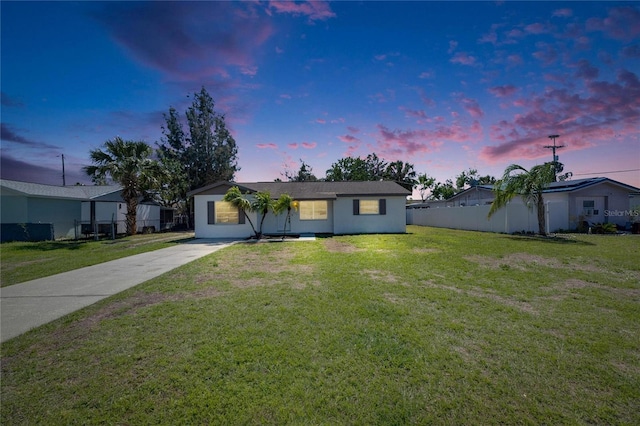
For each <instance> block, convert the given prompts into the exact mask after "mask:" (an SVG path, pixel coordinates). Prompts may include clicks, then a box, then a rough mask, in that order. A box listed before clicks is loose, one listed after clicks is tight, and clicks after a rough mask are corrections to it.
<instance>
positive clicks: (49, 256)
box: [0, 232, 193, 287]
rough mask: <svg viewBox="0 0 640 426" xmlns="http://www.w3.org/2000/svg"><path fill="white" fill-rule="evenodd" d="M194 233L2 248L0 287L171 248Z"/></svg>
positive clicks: (172, 233) (58, 242) (15, 245)
mask: <svg viewBox="0 0 640 426" xmlns="http://www.w3.org/2000/svg"><path fill="white" fill-rule="evenodd" d="M192 237H193V233H184V232H168V233H156V234H139V235H133V236H129V237H123V238H118V239H115V240H102V241H93V240H78V241H76V240H62V241H42V242H37V243H32V242H12V243H3V244H2V245H0V255H1V260H2V262H0V286H2V287H6V286H9V285H13V284H17V283H21V282H24V281H29V280H33V279H36V278H41V277H46V276H49V275H54V274H59V273H61V272H66V271H71V270H74V269H78V268H82V267H85V266H91V265H95V264H97V263H102V262H107V261H109V260H115V259H119V258H121V257H126V256H131V255H134V254H139V253H145V252H148V251H152V250H158V249H161V248H165V247H169V246H171V245H174V244H176V243H178V242H181V241H185V240H186V239H190V238H192Z"/></svg>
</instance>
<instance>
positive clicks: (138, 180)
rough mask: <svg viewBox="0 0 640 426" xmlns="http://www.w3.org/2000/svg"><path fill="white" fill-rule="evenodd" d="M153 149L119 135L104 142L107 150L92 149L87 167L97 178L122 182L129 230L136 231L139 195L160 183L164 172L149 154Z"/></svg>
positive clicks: (95, 178)
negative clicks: (108, 178)
mask: <svg viewBox="0 0 640 426" xmlns="http://www.w3.org/2000/svg"><path fill="white" fill-rule="evenodd" d="M152 154H153V149H152V148H151V147H150V146H149V145H147V144H146V143H145V142H142V141H125V140H122V138H120V137H116V138H115V139H113V140H109V141H107V142H105V143H104V150H101V149H95V150H92V151H90V152H89V157H90V158H91V162H92V163H93V165H92V166H86V167H84V171H85V172H86V173H87V175H89V176H91V178H92V179H93V180H94V181H105V180H106V178H107V176H109V177H110V178H111V180H112V181H114V182H117V183H118V184H120V185H121V186H122V198H123V199H124V202H125V203H126V205H127V214H126V218H127V234H128V235H133V234H135V233H136V232H137V226H136V210H137V208H138V201H139V200H140V198H142V197H144V196H146V195H147V191H149V190H150V189H152V188H157V187H159V184H158V183H159V180H161V177H162V175H163V173H162V169H161V168H160V166H159V164H158V162H157V161H154V160H152V159H151V158H150V157H151V155H152Z"/></svg>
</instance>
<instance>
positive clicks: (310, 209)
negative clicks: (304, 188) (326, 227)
mask: <svg viewBox="0 0 640 426" xmlns="http://www.w3.org/2000/svg"><path fill="white" fill-rule="evenodd" d="M327 214H328V207H327V201H325V200H316V201H300V220H326V219H327Z"/></svg>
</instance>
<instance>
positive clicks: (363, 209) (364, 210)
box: [360, 200, 380, 214]
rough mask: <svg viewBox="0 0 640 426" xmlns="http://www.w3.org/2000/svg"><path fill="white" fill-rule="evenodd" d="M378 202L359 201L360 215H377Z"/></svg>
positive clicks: (378, 209) (378, 210)
mask: <svg viewBox="0 0 640 426" xmlns="http://www.w3.org/2000/svg"><path fill="white" fill-rule="evenodd" d="M379 213H380V202H379V201H378V200H360V214H379Z"/></svg>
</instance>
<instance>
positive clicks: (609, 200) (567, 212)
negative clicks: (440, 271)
mask: <svg viewBox="0 0 640 426" xmlns="http://www.w3.org/2000/svg"><path fill="white" fill-rule="evenodd" d="M637 192H638V188H635V187H633V186H631V185H627V184H625V183H622V182H618V181H615V180H613V179H609V178H605V177H597V178H587V179H577V180H568V181H562V182H552V183H551V184H549V186H548V188H547V189H545V190H544V192H543V197H544V202H545V214H546V222H547V232H554V231H557V230H561V229H563V230H569V229H577V228H579V227H581V226H582V225H583V224H585V223H586V224H595V223H614V224H616V225H618V226H620V227H625V228H627V227H629V226H630V223H631V222H633V221H634V220H637V217H638V216H637V215H634V213H633V211H632V210H633V208H634V205H633V202H634V201H633V194H634V193H637ZM494 196H495V193H494V192H493V186H492V185H480V186H477V187H472V188H468V189H466V190H464V191H461V192H459V193H458V194H456V195H454V196H453V197H451V198H449V199H447V200H446V203H445V205H444V206H442V205H440V206H436V205H430V204H429V203H416V204H410V205H408V206H407V223H409V224H416V225H428V226H441V227H447V228H457V229H474V230H482V231H497V232H506V233H511V232H516V231H521V230H524V231H531V232H536V231H537V227H538V219H537V215H536V213H535V208H533V209H529V208H528V206H525V205H524V203H523V201H522V198H521V197H515V198H514V199H513V200H512V201H511V202H510V203H509V205H508V206H507V207H505V208H504V209H501V210H502V211H498V212H496V214H495V215H494V216H492V218H491V219H487V213H488V211H489V208H490V205H491V203H492V202H493V199H494ZM428 207H430V208H428ZM439 207H440V208H439ZM472 207H473V208H472ZM443 208H444V209H446V211H439V210H442V209H443ZM421 210H424V212H421Z"/></svg>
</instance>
